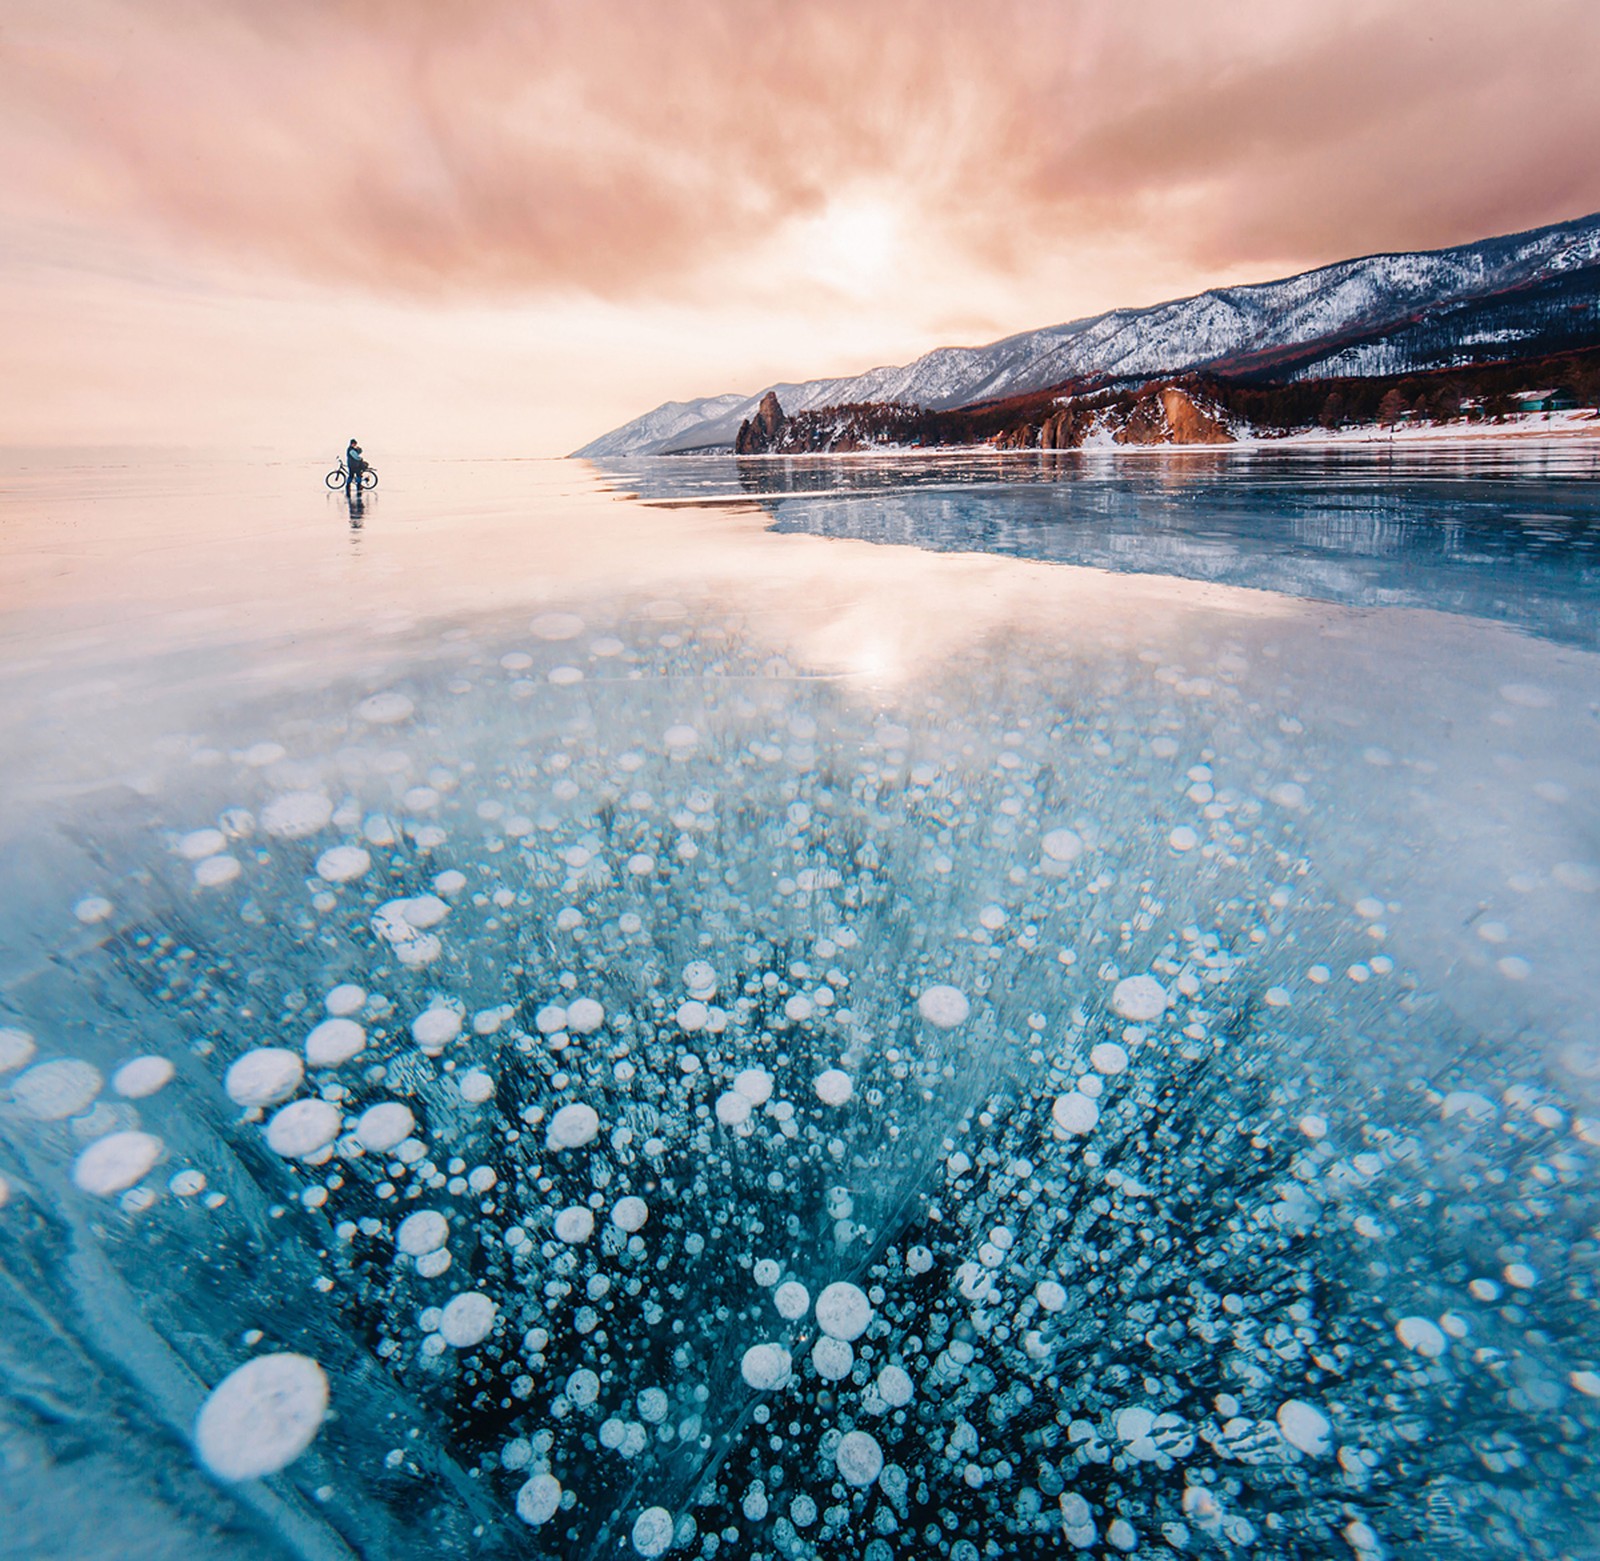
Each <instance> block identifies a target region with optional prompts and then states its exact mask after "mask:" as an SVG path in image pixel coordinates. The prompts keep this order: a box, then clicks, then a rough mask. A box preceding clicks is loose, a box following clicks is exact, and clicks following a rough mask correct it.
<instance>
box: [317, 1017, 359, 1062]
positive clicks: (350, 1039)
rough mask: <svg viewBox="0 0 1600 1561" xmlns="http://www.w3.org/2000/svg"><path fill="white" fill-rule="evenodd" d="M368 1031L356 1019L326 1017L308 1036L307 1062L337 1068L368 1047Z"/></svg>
mask: <svg viewBox="0 0 1600 1561" xmlns="http://www.w3.org/2000/svg"><path fill="white" fill-rule="evenodd" d="M366 1045H367V1032H366V1031H365V1030H363V1029H362V1028H361V1026H360V1025H359V1024H357V1023H356V1022H355V1020H354V1019H324V1020H323V1021H322V1023H321V1024H319V1025H318V1026H317V1027H316V1029H314V1030H313V1031H312V1032H311V1033H310V1035H308V1036H307V1037H306V1062H307V1063H308V1064H310V1066H311V1067H313V1068H337V1067H341V1066H342V1065H343V1064H345V1063H347V1062H349V1060H350V1059H351V1058H352V1057H354V1056H357V1055H358V1054H359V1053H360V1052H362V1051H364V1050H365V1049H366Z"/></svg>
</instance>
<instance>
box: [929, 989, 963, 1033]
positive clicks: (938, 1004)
mask: <svg viewBox="0 0 1600 1561" xmlns="http://www.w3.org/2000/svg"><path fill="white" fill-rule="evenodd" d="M917 1012H918V1013H920V1014H921V1015H922V1017H923V1018H924V1019H926V1020H927V1021H928V1023H929V1024H931V1025H933V1026H934V1028H935V1029H939V1030H953V1029H954V1028H955V1027H956V1026H957V1025H958V1024H962V1023H964V1022H965V1020H966V1017H967V1015H968V1014H970V1013H971V1012H972V1005H971V1003H969V1002H968V1001H967V998H966V994H965V993H964V992H958V991H957V990H956V989H955V988H954V987H953V986H930V987H929V988H928V989H927V990H926V991H925V992H924V993H923V994H922V996H921V997H919V998H918V999H917Z"/></svg>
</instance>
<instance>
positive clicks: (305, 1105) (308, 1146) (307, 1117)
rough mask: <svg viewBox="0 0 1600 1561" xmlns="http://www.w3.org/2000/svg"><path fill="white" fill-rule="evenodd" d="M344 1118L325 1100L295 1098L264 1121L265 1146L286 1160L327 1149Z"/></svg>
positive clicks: (300, 1158)
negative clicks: (265, 1126)
mask: <svg viewBox="0 0 1600 1561" xmlns="http://www.w3.org/2000/svg"><path fill="white" fill-rule="evenodd" d="M342 1121H343V1119H342V1118H341V1117H340V1115H339V1108H338V1107H337V1106H336V1105H334V1104H333V1103H332V1102H331V1101H326V1100H297V1101H295V1102H293V1103H292V1104H291V1105H287V1106H285V1107H284V1108H283V1109H282V1110H281V1111H278V1112H276V1113H275V1114H274V1115H273V1118H272V1120H271V1121H270V1122H268V1123H267V1147H268V1148H269V1149H270V1150H271V1151H272V1152H273V1153H274V1154H278V1155H282V1156H283V1157H284V1159H286V1160H303V1159H305V1158H306V1157H307V1156H308V1155H314V1154H316V1153H317V1151H318V1150H321V1149H326V1148H327V1147H328V1145H329V1144H331V1143H332V1142H333V1141H334V1139H336V1138H337V1137H338V1136H339V1128H340V1126H341V1123H342Z"/></svg>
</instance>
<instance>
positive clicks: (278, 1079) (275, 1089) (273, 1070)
mask: <svg viewBox="0 0 1600 1561" xmlns="http://www.w3.org/2000/svg"><path fill="white" fill-rule="evenodd" d="M305 1072H306V1069H305V1064H304V1063H303V1062H301V1060H300V1059H299V1057H297V1056H296V1055H295V1054H294V1053H293V1052H292V1051H289V1050H287V1049H286V1048H284V1047H282V1046H257V1047H255V1048H254V1049H252V1050H250V1051H247V1052H246V1053H245V1054H244V1055H243V1056H242V1057H241V1058H239V1060H238V1061H237V1062H235V1063H234V1065H233V1066H232V1067H231V1068H229V1069H228V1072H227V1076H226V1078H225V1079H224V1080H223V1088H224V1089H225V1090H226V1091H227V1092H228V1099H229V1100H231V1101H232V1102H233V1103H234V1104H235V1105H236V1106H247V1107H248V1106H275V1105H277V1103H278V1102H279V1101H280V1100H287V1099H288V1098H289V1097H290V1096H291V1095H292V1094H294V1092H295V1091H296V1090H297V1089H299V1088H300V1084H301V1081H302V1080H303V1079H304V1078H305Z"/></svg>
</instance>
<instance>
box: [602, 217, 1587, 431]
mask: <svg viewBox="0 0 1600 1561" xmlns="http://www.w3.org/2000/svg"><path fill="white" fill-rule="evenodd" d="M1595 266H1600V213H1593V214H1590V215H1588V216H1585V217H1578V218H1573V219H1571V220H1569V221H1565V222H1558V223H1550V224H1547V225H1546V226H1544V227H1541V228H1532V229H1528V230H1527V231H1525V232H1521V233H1513V234H1504V235H1498V236H1496V237H1493V238H1488V239H1482V240H1478V241H1476V242H1474V243H1470V244H1459V245H1453V246H1450V247H1448V248H1445V249H1437V250H1416V251H1408V250H1393V251H1380V252H1378V253H1375V254H1371V255H1363V256H1358V257H1355V258H1352V259H1348V260H1340V261H1335V262H1333V263H1331V264H1329V265H1326V266H1319V267H1316V268H1314V269H1313V270H1310V271H1303V272H1299V273H1297V274H1295V275H1294V276H1290V277H1284V278H1279V279H1277V280H1274V281H1268V282H1252V283H1243V284H1239V285H1236V286H1230V287H1225V288H1211V289H1207V290H1206V291H1204V292H1201V293H1196V294H1193V295H1191V296H1189V297H1187V298H1180V299H1172V300H1168V301H1166V302H1162V303H1156V304H1149V305H1142V306H1139V307H1136V308H1124V309H1113V310H1108V311H1106V312H1105V313H1103V314H1099V315H1093V316H1088V317H1086V318H1084V319H1081V320H1072V321H1067V322H1065V323H1062V324H1058V325H1048V326H1043V327H1040V328H1038V329H1035V330H1031V331H1021V332H1017V333H1014V334H1013V335H1010V336H1005V337H1001V338H1000V339H999V340H997V341H994V342H990V343H987V344H985V345H982V346H976V347H963V346H950V347H935V348H933V349H931V350H930V351H929V352H926V353H924V354H922V355H921V356H920V357H918V358H916V359H914V360H913V361H912V362H911V363H908V364H899V365H896V364H884V365H878V366H876V367H873V368H870V369H867V370H865V371H864V372H862V373H860V374H855V375H842V376H834V377H830V378H823V379H813V380H801V381H780V382H778V383H775V384H771V385H767V386H764V387H763V388H762V389H761V390H760V391H757V392H756V393H755V394H753V395H749V396H743V395H741V394H740V393H738V392H724V393H723V394H721V395H717V396H706V397H701V398H698V399H695V400H690V401H677V402H666V403H664V404H663V405H662V406H660V407H657V408H655V409H654V410H653V411H651V412H648V413H645V414H644V415H643V416H642V417H638V418H635V419H633V420H632V421H631V422H628V423H624V424H622V425H621V426H620V427H618V428H615V429H612V430H611V431H610V432H608V433H605V434H602V435H600V436H599V437H598V438H597V439H594V440H591V441H590V442H589V443H588V444H586V445H584V446H583V447H582V448H581V449H579V450H576V451H574V452H573V454H574V455H575V456H579V457H609V456H619V455H651V454H674V453H682V452H686V451H688V450H707V449H731V448H732V446H733V443H734V439H735V437H736V436H737V432H738V428H739V425H740V423H741V422H742V421H744V420H745V419H747V418H749V417H751V416H752V415H753V414H754V413H755V412H756V410H757V409H758V408H759V406H760V403H761V399H762V397H763V396H764V395H767V394H770V393H776V394H777V396H778V398H779V400H780V401H781V402H782V403H783V406H784V407H785V409H787V410H788V411H790V412H791V413H792V412H803V411H810V410H815V409H817V408H820V407H824V406H835V405H842V404H849V403H864V402H906V403H911V404H914V405H917V406H921V407H926V408H929V409H932V410H945V409H950V408H955V407H962V406H971V405H973V404H974V403H977V402H982V401H987V400H996V399H1001V398H1005V397H1010V396H1017V395H1021V394H1025V393H1028V392H1032V391H1042V390H1045V389H1048V388H1049V387H1051V386H1053V385H1057V384H1064V383H1066V382H1068V381H1074V380H1078V381H1086V380H1095V379H1099V380H1101V381H1103V382H1113V381H1117V380H1123V379H1133V378H1139V377H1143V378H1153V377H1158V376H1162V375H1171V374H1177V373H1182V372H1185V371H1191V370H1197V369H1202V368H1215V367H1216V366H1218V365H1220V364H1225V363H1227V362H1229V361H1230V360H1235V359H1237V360H1241V361H1242V360H1246V359H1249V358H1251V357H1257V358H1260V357H1266V358H1270V357H1272V356H1274V355H1277V354H1289V355H1292V356H1298V357H1301V358H1303V359H1305V360H1307V361H1306V364H1305V366H1304V367H1303V368H1302V369H1300V370H1298V371H1297V374H1298V376H1299V377H1307V376H1308V375H1310V374H1311V373H1312V372H1313V370H1314V368H1315V365H1316V363H1317V362H1318V360H1319V357H1321V356H1329V358H1330V361H1329V367H1328V372H1330V373H1337V372H1344V373H1348V372H1350V371H1351V370H1350V364H1351V361H1352V360H1350V359H1348V358H1346V359H1345V360H1344V362H1343V366H1342V368H1339V369H1335V368H1334V367H1333V364H1332V358H1331V356H1330V354H1331V353H1332V351H1333V350H1334V349H1335V348H1336V347H1337V348H1338V349H1339V350H1342V351H1345V352H1346V353H1348V352H1349V351H1351V350H1352V349H1358V348H1360V347H1361V345H1362V344H1363V343H1364V342H1366V341H1368V340H1370V339H1373V338H1378V337H1382V336H1384V333H1385V332H1389V333H1390V335H1391V336H1392V335H1398V334H1402V333H1403V332H1404V331H1405V330H1406V329H1413V335H1415V330H1414V327H1415V326H1416V325H1417V323H1418V321H1419V320H1420V321H1426V320H1428V319H1431V318H1432V317H1433V316H1434V315H1436V314H1440V315H1442V313H1443V311H1446V310H1448V309H1450V308H1451V307H1452V306H1456V305H1461V304H1463V303H1473V302H1475V301H1476V302H1479V303H1484V302H1488V301H1489V300H1492V299H1494V298H1495V297H1497V296H1498V295H1500V294H1510V293H1514V292H1515V291H1516V290H1517V289H1518V288H1523V287H1528V286H1530V285H1535V284H1540V283H1544V282H1548V281H1550V280H1551V279H1553V278H1559V277H1561V276H1562V275H1563V274H1565V273H1568V272H1573V271H1583V270H1587V269H1589V268H1591V267H1595ZM1569 307H1570V306H1569ZM1469 314H1470V311H1469ZM1594 323H1595V322H1593V321H1592V320H1591V324H1594ZM1385 339H1386V341H1387V338H1385ZM1508 339H1510V338H1508ZM1318 344H1326V346H1327V348H1328V349H1329V353H1328V354H1319V353H1318V352H1317V351H1315V350H1314V349H1316V348H1317V346H1318ZM1444 345H1445V347H1446V348H1447V347H1448V342H1447V341H1446V342H1445V344H1444ZM1408 350H1410V349H1407V348H1406V347H1405V346H1404V345H1402V346H1400V347H1398V348H1391V349H1390V351H1389V363H1390V367H1391V370H1392V371H1395V372H1400V371H1403V370H1404V369H1406V368H1408V367H1419V368H1420V367H1434V366H1439V365H1438V364H1437V363H1435V362H1432V361H1428V362H1424V361H1423V357H1422V356H1418V357H1417V359H1416V361H1415V363H1413V362H1412V361H1411V360H1410V359H1409V358H1407V357H1406V353H1407V351H1408ZM1440 350H1441V348H1440V346H1439V344H1438V343H1433V344H1432V345H1430V347H1429V348H1428V352H1429V353H1431V354H1432V357H1433V358H1437V357H1438V355H1439V352H1440ZM1424 356H1425V355H1424Z"/></svg>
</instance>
